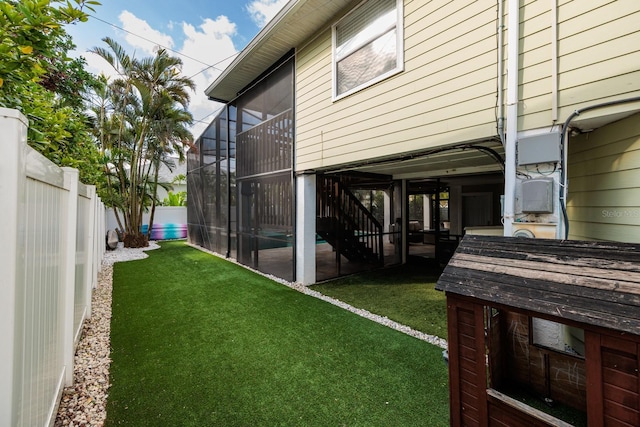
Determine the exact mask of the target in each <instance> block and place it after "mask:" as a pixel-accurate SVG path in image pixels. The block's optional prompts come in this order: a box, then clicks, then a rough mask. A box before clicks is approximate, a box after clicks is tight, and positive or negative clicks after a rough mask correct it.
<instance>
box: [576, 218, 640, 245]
mask: <svg viewBox="0 0 640 427" xmlns="http://www.w3.org/2000/svg"><path fill="white" fill-rule="evenodd" d="M569 239H572V240H609V241H614V242H626V243H638V242H639V241H640V228H638V227H630V226H628V225H618V224H602V223H588V222H579V223H575V224H573V223H572V225H571V227H570V228H569Z"/></svg>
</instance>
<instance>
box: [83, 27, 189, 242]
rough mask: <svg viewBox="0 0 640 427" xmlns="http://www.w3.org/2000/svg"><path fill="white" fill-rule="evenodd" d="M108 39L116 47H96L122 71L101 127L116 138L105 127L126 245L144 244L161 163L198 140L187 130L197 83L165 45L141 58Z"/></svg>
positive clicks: (93, 50)
mask: <svg viewBox="0 0 640 427" xmlns="http://www.w3.org/2000/svg"><path fill="white" fill-rule="evenodd" d="M103 40H104V42H105V43H106V44H107V45H108V46H109V48H110V50H107V49H104V48H98V47H96V48H94V49H92V52H94V53H96V54H98V55H100V56H101V57H102V58H104V59H105V60H106V61H107V62H108V63H109V64H111V66H113V68H114V69H115V70H116V71H117V72H118V73H119V76H118V78H116V79H115V80H114V81H113V82H111V83H109V85H108V86H109V91H108V96H109V98H110V102H111V105H112V110H111V112H110V117H109V119H108V120H109V121H110V122H109V123H107V120H106V119H105V120H103V121H102V122H101V126H105V125H106V126H107V128H108V132H109V135H110V137H108V138H106V137H105V136H104V131H103V132H102V141H101V142H103V143H106V146H107V147H108V149H109V153H110V156H111V164H112V165H113V169H114V170H113V174H114V175H115V176H116V178H115V179H114V182H116V183H117V184H118V188H119V191H120V195H121V198H118V197H113V200H114V201H119V205H116V206H114V207H117V208H119V209H121V211H122V215H123V219H124V221H123V223H122V227H123V233H124V244H125V247H141V246H146V245H148V235H145V234H143V233H142V218H143V213H144V211H145V210H146V209H147V208H148V207H149V206H151V207H152V209H155V204H156V197H157V185H158V180H157V177H158V169H159V167H160V164H161V163H162V161H163V159H165V158H166V156H167V153H169V152H171V151H174V152H177V153H178V154H179V155H181V156H184V149H183V147H184V145H186V144H189V143H190V142H191V140H192V139H193V137H192V135H191V134H190V133H189V131H188V129H187V126H188V125H189V124H191V123H192V121H193V118H192V116H191V114H190V113H189V112H188V111H187V110H186V109H187V106H188V103H189V98H190V97H189V90H194V89H195V85H194V83H193V81H191V80H190V79H188V78H185V77H182V76H180V70H181V66H182V61H181V60H180V59H178V58H174V57H172V56H170V55H168V54H167V52H166V51H165V50H164V49H159V50H158V51H157V53H156V55H155V56H153V57H149V58H143V59H142V60H138V59H136V58H132V57H130V56H129V55H128V54H127V53H126V52H125V51H124V49H123V48H122V46H120V45H119V44H118V43H117V42H115V41H114V40H112V39H110V38H105V39H103ZM105 151H106V149H105ZM150 175H151V176H150ZM150 178H151V179H150ZM119 224H120V222H119ZM151 225H152V224H150V226H149V231H150V230H151Z"/></svg>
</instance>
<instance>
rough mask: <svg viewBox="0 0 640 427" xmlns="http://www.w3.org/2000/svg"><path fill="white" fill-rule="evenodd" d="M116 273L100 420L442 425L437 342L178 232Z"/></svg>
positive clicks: (443, 373) (444, 407) (444, 397)
mask: <svg viewBox="0 0 640 427" xmlns="http://www.w3.org/2000/svg"><path fill="white" fill-rule="evenodd" d="M149 255H150V257H149V258H147V259H145V260H140V261H131V262H126V263H118V264H116V265H115V267H114V276H113V312H112V320H111V347H112V351H111V358H112V364H111V371H110V372H111V384H112V386H111V389H110V391H109V399H108V405H107V420H106V423H105V425H106V426H116V425H130V426H229V427H230V426H446V425H449V420H448V391H447V390H448V389H447V370H446V366H445V364H444V363H443V360H442V355H441V349H440V348H438V347H435V346H432V345H430V344H427V343H425V342H423V341H420V340H417V339H415V338H412V337H409V336H407V335H404V334H402V333H400V332H397V331H394V330H391V329H389V328H386V327H384V326H382V325H379V324H377V323H374V322H372V321H369V320H367V319H364V318H361V317H359V316H356V315H354V314H352V313H349V312H347V311H345V310H342V309H340V308H338V307H336V306H333V305H331V304H328V303H326V302H324V301H321V300H318V299H315V298H313V297H310V296H307V295H304V294H301V293H298V292H296V291H294V290H292V289H290V288H287V287H285V286H283V285H280V284H277V283H275V282H273V281H271V280H268V279H266V278H264V277H262V276H259V275H257V274H254V273H252V272H249V271H247V270H245V269H243V268H242V267H239V266H237V265H234V264H232V263H229V262H226V261H224V260H222V259H219V258H216V257H214V256H212V255H208V254H206V253H203V252H200V251H198V250H195V249H192V248H190V247H188V246H186V245H185V244H184V243H183V242H171V243H162V249H159V250H155V251H150V252H149Z"/></svg>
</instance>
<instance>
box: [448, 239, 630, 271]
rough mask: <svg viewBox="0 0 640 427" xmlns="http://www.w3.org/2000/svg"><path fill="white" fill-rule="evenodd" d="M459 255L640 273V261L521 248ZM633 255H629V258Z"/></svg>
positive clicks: (471, 249) (467, 249) (469, 250)
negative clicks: (550, 252)
mask: <svg viewBox="0 0 640 427" xmlns="http://www.w3.org/2000/svg"><path fill="white" fill-rule="evenodd" d="M457 253H458V254H469V255H483V256H490V257H494V258H499V259H510V260H527V261H537V262H540V263H544V262H546V263H551V264H561V265H572V266H578V267H593V268H599V269H606V270H609V269H611V270H622V271H630V272H640V260H637V261H619V260H615V259H610V258H606V257H605V258H603V257H595V256H593V255H592V256H589V257H588V256H583V257H578V256H576V254H572V255H568V254H564V255H558V254H549V253H543V252H527V251H524V250H522V249H521V248H518V249H516V248H513V247H511V248H507V247H501V246H499V245H495V246H491V247H490V248H488V247H483V248H476V247H471V246H464V247H461V248H460V249H459V250H458V251H457ZM629 256H632V255H629V254H628V255H627V257H629Z"/></svg>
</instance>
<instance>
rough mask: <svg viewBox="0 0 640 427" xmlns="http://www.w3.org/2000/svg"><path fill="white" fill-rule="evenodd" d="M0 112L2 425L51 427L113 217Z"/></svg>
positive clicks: (22, 125)
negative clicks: (108, 217) (107, 226)
mask: <svg viewBox="0 0 640 427" xmlns="http://www.w3.org/2000/svg"><path fill="white" fill-rule="evenodd" d="M27 126H28V123H27V120H26V118H25V117H24V116H23V115H22V114H21V113H19V112H18V111H16V110H11V109H6V108H0V149H1V150H2V155H0V197H1V198H0V200H2V202H3V206H2V208H1V209H0V238H1V239H2V241H1V243H0V283H1V285H0V426H43V427H44V426H50V425H53V422H54V420H55V416H56V410H57V407H58V404H59V402H60V397H61V393H62V389H63V387H64V386H66V385H71V384H72V382H73V357H74V352H75V346H76V343H77V341H78V339H79V337H80V332H81V330H82V323H83V321H84V319H86V318H87V317H89V316H90V314H91V292H92V289H93V287H95V286H96V284H97V275H98V269H99V268H100V265H101V260H102V255H103V254H104V248H105V238H104V236H105V226H104V224H105V213H104V212H105V209H104V205H103V204H102V202H101V201H100V199H99V197H97V196H96V192H95V187H93V186H86V185H84V184H82V183H80V182H78V171H77V170H75V169H71V168H59V167H57V166H56V165H54V164H53V163H51V162H50V161H49V160H47V159H45V158H44V157H43V156H41V155H40V154H39V153H37V152H36V151H34V150H33V149H31V148H30V147H28V146H27V143H26V134H27Z"/></svg>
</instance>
